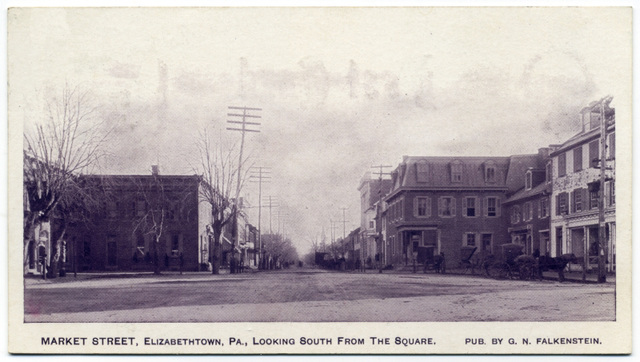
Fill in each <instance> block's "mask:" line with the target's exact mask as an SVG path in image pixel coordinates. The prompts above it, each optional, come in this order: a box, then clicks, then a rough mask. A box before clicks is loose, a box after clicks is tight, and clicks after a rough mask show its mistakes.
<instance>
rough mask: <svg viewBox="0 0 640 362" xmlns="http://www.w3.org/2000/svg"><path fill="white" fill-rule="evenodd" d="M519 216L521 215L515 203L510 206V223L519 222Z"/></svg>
mask: <svg viewBox="0 0 640 362" xmlns="http://www.w3.org/2000/svg"><path fill="white" fill-rule="evenodd" d="M520 217H521V211H520V206H518V205H515V206H513V207H511V223H512V224H517V223H519V222H520Z"/></svg>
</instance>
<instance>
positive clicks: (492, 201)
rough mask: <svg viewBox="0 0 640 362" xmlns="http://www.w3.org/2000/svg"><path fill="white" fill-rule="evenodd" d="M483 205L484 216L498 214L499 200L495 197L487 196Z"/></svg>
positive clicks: (495, 215)
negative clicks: (484, 205)
mask: <svg viewBox="0 0 640 362" xmlns="http://www.w3.org/2000/svg"><path fill="white" fill-rule="evenodd" d="M485 204H486V207H485V216H488V217H497V216H500V200H498V198H497V197H493V196H490V197H487V199H486V203H485Z"/></svg>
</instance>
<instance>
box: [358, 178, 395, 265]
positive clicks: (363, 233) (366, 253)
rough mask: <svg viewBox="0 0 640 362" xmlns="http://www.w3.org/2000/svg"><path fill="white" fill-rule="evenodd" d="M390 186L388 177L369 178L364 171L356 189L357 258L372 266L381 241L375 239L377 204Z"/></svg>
mask: <svg viewBox="0 0 640 362" xmlns="http://www.w3.org/2000/svg"><path fill="white" fill-rule="evenodd" d="M390 188H391V180H389V179H388V178H386V179H382V180H380V179H379V178H371V174H370V173H368V172H367V173H365V175H364V176H363V177H362V179H361V181H360V185H359V187H358V191H360V210H361V212H360V238H359V246H360V247H359V250H360V255H359V258H360V259H361V260H362V262H363V263H367V261H371V264H368V265H369V266H372V265H373V263H374V262H375V260H376V255H378V256H379V255H380V250H379V249H380V248H381V245H382V243H378V242H377V241H376V240H377V239H378V237H379V234H380V229H379V228H378V225H377V220H376V218H377V205H378V203H379V202H380V200H381V199H384V197H385V196H386V195H387V194H388V192H389V190H390Z"/></svg>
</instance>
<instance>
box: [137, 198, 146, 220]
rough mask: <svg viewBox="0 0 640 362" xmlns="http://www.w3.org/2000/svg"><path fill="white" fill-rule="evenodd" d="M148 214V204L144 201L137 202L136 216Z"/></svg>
mask: <svg viewBox="0 0 640 362" xmlns="http://www.w3.org/2000/svg"><path fill="white" fill-rule="evenodd" d="M146 212H147V204H146V202H144V201H143V200H138V201H136V216H144V214H145V213H146Z"/></svg>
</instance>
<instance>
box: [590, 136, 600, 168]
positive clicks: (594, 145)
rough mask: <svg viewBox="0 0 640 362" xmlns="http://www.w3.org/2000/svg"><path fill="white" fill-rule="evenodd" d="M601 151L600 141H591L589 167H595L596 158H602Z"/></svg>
mask: <svg viewBox="0 0 640 362" xmlns="http://www.w3.org/2000/svg"><path fill="white" fill-rule="evenodd" d="M599 151H600V147H599V146H598V141H593V142H591V143H589V167H593V164H594V162H593V160H594V159H596V158H600V155H599V153H600V152H599Z"/></svg>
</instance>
